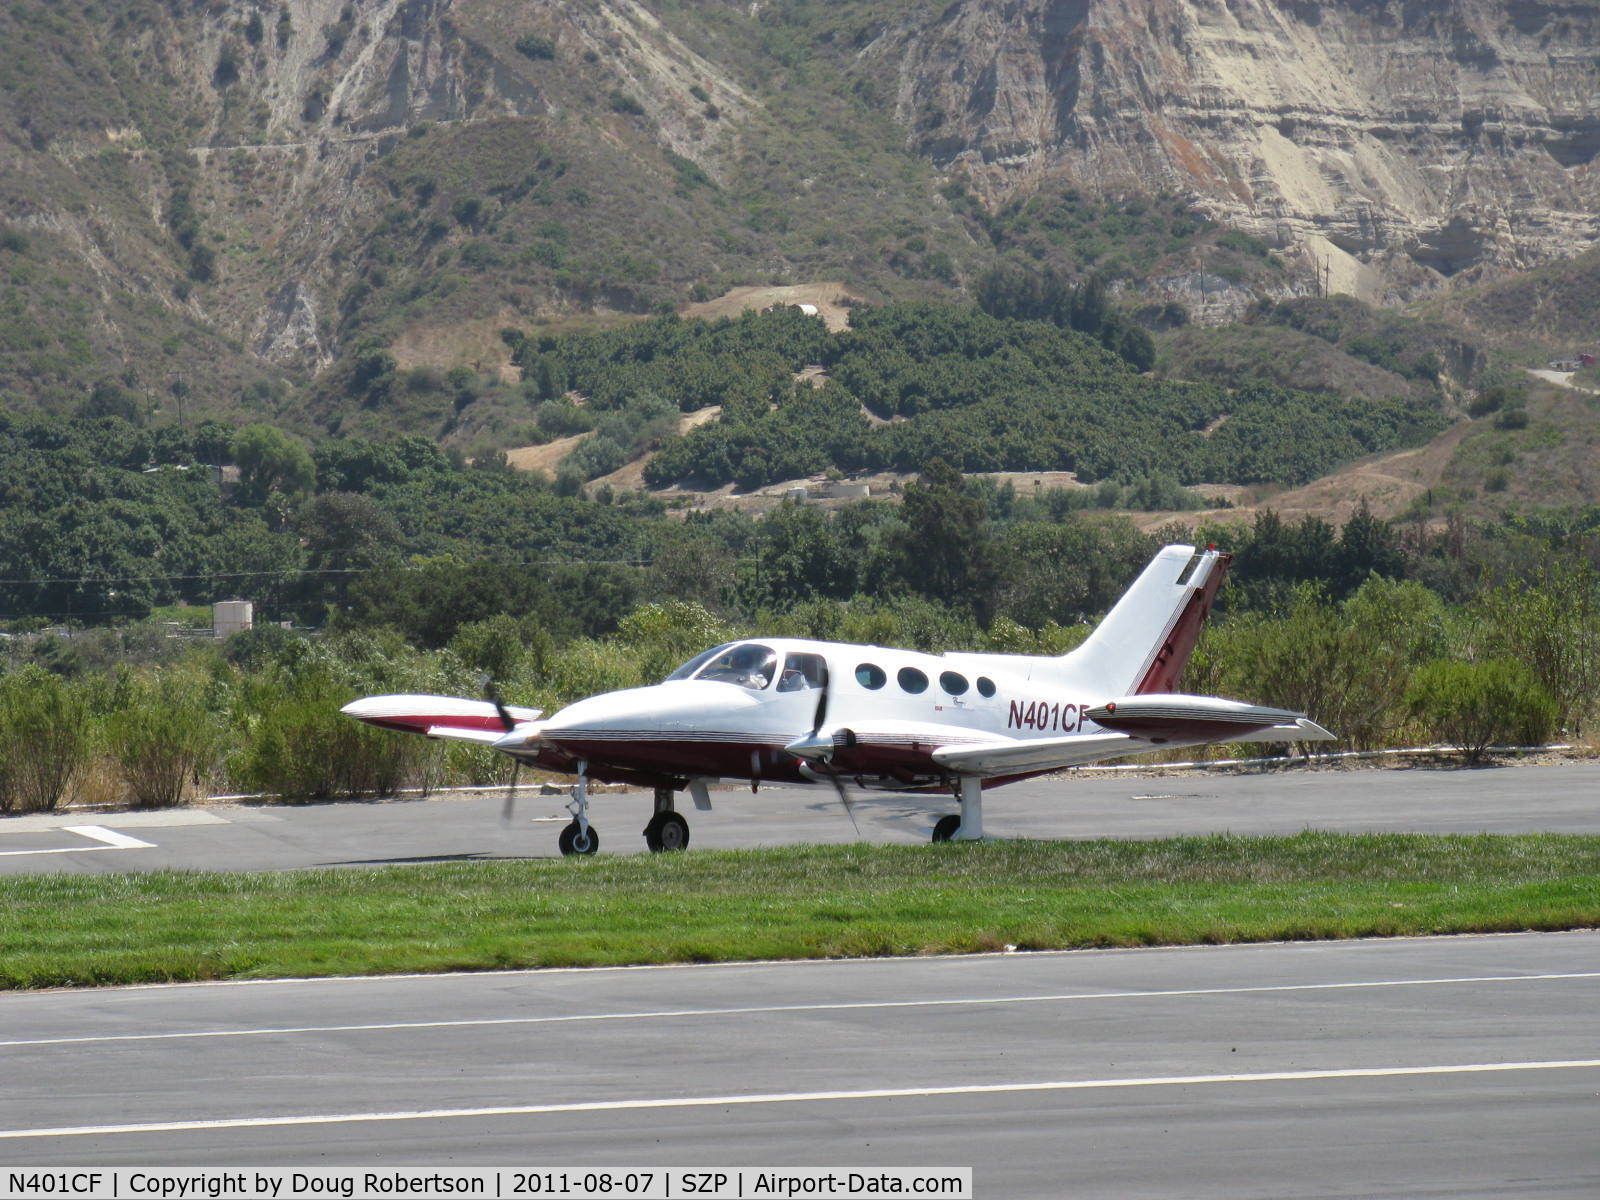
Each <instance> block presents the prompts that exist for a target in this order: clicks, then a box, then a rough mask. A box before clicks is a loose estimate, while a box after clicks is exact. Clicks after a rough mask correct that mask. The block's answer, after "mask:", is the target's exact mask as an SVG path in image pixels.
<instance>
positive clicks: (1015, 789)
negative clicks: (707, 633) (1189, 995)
mask: <svg viewBox="0 0 1600 1200" xmlns="http://www.w3.org/2000/svg"><path fill="white" fill-rule="evenodd" d="M712 798H713V805H714V811H713V812H710V813H700V812H696V811H695V810H694V809H693V807H691V806H689V805H688V804H687V803H685V806H684V809H683V811H684V813H685V815H687V817H688V818H689V823H690V827H691V830H692V840H691V845H692V846H695V847H719V848H728V847H744V846H773V845H785V844H793V843H796V842H840V841H854V840H857V838H858V835H857V833H856V832H855V830H854V829H853V828H852V826H851V822H850V818H849V816H848V815H847V814H846V813H845V812H844V811H843V809H842V808H841V807H840V805H839V802H838V800H837V799H836V798H835V796H834V794H833V791H832V789H831V788H778V787H773V788H763V789H762V790H761V792H760V793H759V794H758V795H751V794H750V792H749V791H748V790H746V789H727V790H721V791H714V792H713V793H712ZM563 799H564V798H563V797H556V796H541V795H537V794H528V793H524V794H523V795H522V796H521V797H520V798H519V799H518V801H517V807H516V821H515V823H514V824H513V826H512V827H511V828H510V829H502V828H501V825H500V809H501V804H502V801H503V794H501V793H477V794H470V795H456V796H452V797H447V798H440V799H434V800H426V801H421V800H398V801H391V802H388V803H381V804H314V805H304V806H283V805H275V806H262V807H239V806H235V807H219V808H198V809H179V810H174V811H171V812H154V813H114V814H113V813H96V814H87V815H86V814H83V813H74V814H71V815H61V814H52V815H49V816H32V817H14V818H0V873H6V874H12V873H32V872H45V871H58V872H83V873H90V872H106V871H134V870H151V869H156V868H186V867H187V868H207V869H215V870H279V869H292V868H301V867H313V866H370V865H378V864H384V863H392V862H399V863H404V862H428V861H449V860H473V859H486V858H522V857H529V856H541V857H543V856H553V855H554V854H555V853H556V849H555V842H556V834H557V832H558V831H559V830H560V828H561V825H562V824H563V823H565V821H566V820H567V819H568V818H567V817H566V815H565V813H564V812H563V811H562V803H563ZM854 807H855V813H856V820H857V821H858V822H859V825H860V835H859V836H860V838H863V839H865V840H867V841H872V842H886V843H888V842H895V843H917V842H924V841H926V840H927V837H928V832H929V830H930V829H931V827H932V825H933V821H934V819H935V818H936V817H937V816H938V815H940V814H941V813H943V812H947V811H954V810H955V808H956V805H955V803H954V801H951V800H946V799H944V798H942V797H937V796H934V797H907V796H895V795H884V794H881V793H878V794H870V793H864V794H862V795H861V796H859V797H858V799H857V802H856V803H855V806H854ZM649 812H650V797H649V796H648V795H647V794H640V793H632V794H627V795H600V796H597V797H596V798H595V801H594V804H593V806H592V808H591V815H592V819H593V820H594V822H595V824H596V828H598V829H599V831H600V838H601V851H602V852H603V853H615V852H623V853H638V852H642V851H643V850H644V839H643V838H642V837H641V836H640V831H641V830H642V829H643V827H644V823H645V820H646V818H647V817H648V815H649ZM984 817H985V824H986V827H987V829H988V831H989V832H990V833H991V834H993V835H996V836H1000V837H1046V838H1082V837H1165V836H1171V835H1174V834H1191V833H1209V832H1214V831H1219V830H1229V831H1232V832H1235V833H1295V832H1298V831H1300V830H1302V829H1339V830H1352V831H1398V830H1408V831H1415V832H1463V833H1477V832H1484V831H1487V832H1494V833H1510V832H1532V831H1549V832H1567V833H1600V764H1597V763H1588V762H1568V763H1559V764H1552V765H1539V766H1520V767H1488V768H1482V769H1476V770H1467V769H1433V770H1428V769H1421V768H1412V769H1403V770H1353V771H1303V770H1289V771H1280V772H1272V773H1268V774H1253V775H1222V774H1209V773H1207V774H1201V773H1194V772H1190V773H1183V774H1179V773H1172V774H1168V775H1162V776H1156V775H1141V774H1131V773H1120V772H1118V773H1094V774H1091V773H1082V774H1077V775H1072V776H1068V777H1064V778H1055V779H1044V780H1034V781H1030V782H1026V783H1019V784H1014V785H1012V786H1010V787H1005V788H998V789H995V790H994V791H992V792H990V793H989V794H988V795H987V796H986V797H985V800H984ZM84 827H89V828H90V829H91V830H96V831H97V832H83V829H84ZM119 841H121V842H124V843H125V842H127V841H132V842H135V843H141V844H136V845H131V846H130V845H126V844H117V843H118V842H119Z"/></svg>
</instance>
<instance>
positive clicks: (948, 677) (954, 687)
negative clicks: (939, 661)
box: [939, 671, 967, 696]
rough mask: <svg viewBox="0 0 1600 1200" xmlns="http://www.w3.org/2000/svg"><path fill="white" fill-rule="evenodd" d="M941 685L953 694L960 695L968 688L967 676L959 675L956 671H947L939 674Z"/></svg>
mask: <svg viewBox="0 0 1600 1200" xmlns="http://www.w3.org/2000/svg"><path fill="white" fill-rule="evenodd" d="M939 686H940V687H942V688H943V689H944V690H945V691H947V692H949V693H950V694H951V695H952V696H959V695H961V694H962V693H963V692H965V691H966V690H967V677H966V676H965V675H958V674H956V672H954V671H946V672H944V673H943V674H942V675H940V676H939Z"/></svg>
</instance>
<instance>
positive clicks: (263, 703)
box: [229, 668, 437, 800]
mask: <svg viewBox="0 0 1600 1200" xmlns="http://www.w3.org/2000/svg"><path fill="white" fill-rule="evenodd" d="M357 690H358V689H355V688H353V687H351V686H350V685H348V684H345V683H342V682H341V681H339V680H336V679H335V678H333V676H332V674H331V673H330V672H328V671H327V670H325V669H321V668H310V669H303V670H301V671H299V672H288V673H284V674H280V675H278V676H276V677H274V678H273V679H270V680H267V681H264V682H261V683H258V684H256V685H254V686H252V687H250V688H249V689H248V692H247V695H246V699H245V707H246V717H245V726H246V728H245V730H244V732H243V736H242V738H241V744H240V749H239V751H238V753H237V754H236V755H235V756H234V758H233V760H232V761H231V762H230V764H229V776H230V778H231V780H232V781H233V783H234V785H235V786H237V787H239V788H242V789H243V790H245V791H259V792H273V793H276V794H278V795H280V796H282V797H283V798H284V799H285V800H333V799H342V798H352V797H357V796H385V795H392V794H393V793H394V792H395V791H397V790H398V789H400V788H402V787H405V786H408V785H414V786H420V787H423V788H424V789H426V788H427V787H428V786H429V785H430V783H431V781H432V779H433V772H432V771H430V770H429V767H430V765H431V763H432V761H433V760H434V759H435V758H436V757H437V748H436V747H435V746H434V745H433V744H432V743H429V742H427V741H425V740H424V739H422V738H416V737H397V736H395V735H394V734H392V733H389V732H387V731H385V730H380V729H373V728H371V727H369V726H366V725H362V724H360V723H359V722H356V721H352V720H351V719H350V718H349V717H346V716H343V715H341V714H340V712H339V709H340V707H341V706H342V705H344V704H346V703H348V702H349V701H350V700H353V699H354V698H355V695H356V692H357Z"/></svg>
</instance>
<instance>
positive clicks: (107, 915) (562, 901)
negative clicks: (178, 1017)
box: [0, 832, 1600, 988]
mask: <svg viewBox="0 0 1600 1200" xmlns="http://www.w3.org/2000/svg"><path fill="white" fill-rule="evenodd" d="M1596 926H1600V837H1580V836H1568V835H1558V834H1531V835H1517V836H1494V835H1478V836H1429V835H1417V834H1392V835H1365V836H1353V835H1345V834H1331V833H1315V832H1312V833H1303V834H1299V835H1296V836H1293V837H1253V838H1246V837H1233V836H1228V835H1220V836H1213V837H1200V838H1175V839H1170V840H1163V841H1146V842H1128V841H1090V842H1028V841H1018V842H993V843H987V844H983V845H960V844H950V845H943V846H921V847H918V846H864V845H854V846H797V847H788V848H783V849H775V850H759V851H692V852H690V853H688V854H678V855H654V856H648V857H647V856H642V855H641V856H629V857H612V856H602V857H599V858H594V859H567V860H538V861H519V862H494V863H478V864H448V865H434V866H424V867H387V868H380V869H374V870H317V871H298V872H271V873H268V872H263V873H256V874H221V873H203V872H157V873H152V874H130V875H50V876H12V877H10V878H6V879H3V880H0V987H7V988H30V987H47V986H63V985H83V984H112V983H135V982H148V981H155V980H194V979H238V978H265V977H276V976H310V975H353V974H365V973H384V972H400V971H447V970H461V969H481V968H494V967H551V966H599V965H613V964H623V963H672V962H721V961H738V960H750V959H776V958H824V957H849V956H865V955H892V954H961V953H970V952H973V951H981V950H993V949H998V948H999V947H1001V946H1005V945H1013V946H1017V947H1019V948H1021V949H1041V950H1042V949H1059V948H1068V947H1087V946H1154V945H1184V944H1193V943H1202V942H1210V943H1217V942H1250V941H1268V940H1282V939H1311V938H1348V937H1367V936H1396V935H1403V934H1429V933H1476V932H1491V931H1506V930H1523V929H1573V928H1581V927H1596Z"/></svg>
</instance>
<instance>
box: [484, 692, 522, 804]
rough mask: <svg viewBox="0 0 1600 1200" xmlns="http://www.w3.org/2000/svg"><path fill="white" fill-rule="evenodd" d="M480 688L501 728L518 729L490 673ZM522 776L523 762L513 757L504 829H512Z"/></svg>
mask: <svg viewBox="0 0 1600 1200" xmlns="http://www.w3.org/2000/svg"><path fill="white" fill-rule="evenodd" d="M478 686H480V687H481V688H483V694H484V697H485V698H486V699H487V700H488V701H489V703H490V704H492V705H494V711H495V712H496V713H497V714H498V715H499V717H500V725H501V727H502V728H503V729H504V730H505V731H506V732H507V733H510V732H511V731H512V730H513V729H515V728H516V727H517V722H516V719H515V718H514V717H512V715H511V713H510V711H509V710H508V709H507V708H506V702H505V701H504V700H502V699H501V698H500V689H499V688H497V687H495V685H494V679H493V677H492V676H491V675H490V674H489V672H487V671H485V672H483V673H482V674H481V675H479V676H478ZM520 774H522V760H521V759H520V758H515V757H513V758H512V760H511V782H510V783H509V784H507V785H506V800H505V803H504V804H503V805H502V806H501V808H500V825H501V827H502V828H510V826H511V815H512V811H513V810H514V809H515V808H516V806H517V776H519V775H520Z"/></svg>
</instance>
